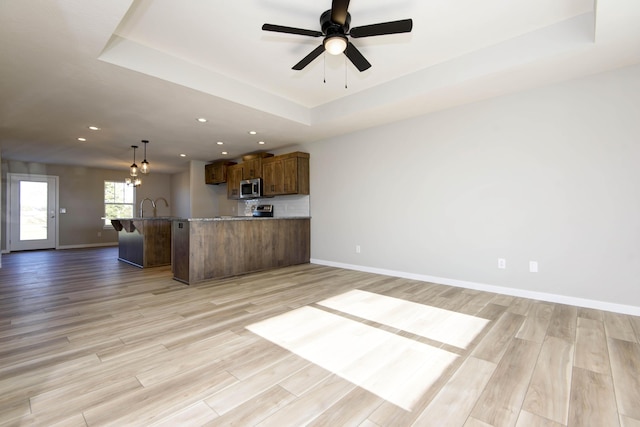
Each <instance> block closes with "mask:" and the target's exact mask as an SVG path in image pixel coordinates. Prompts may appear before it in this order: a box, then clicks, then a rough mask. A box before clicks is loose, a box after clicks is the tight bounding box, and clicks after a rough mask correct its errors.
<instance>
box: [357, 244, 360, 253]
mask: <svg viewBox="0 0 640 427" xmlns="http://www.w3.org/2000/svg"><path fill="white" fill-rule="evenodd" d="M356 253H357V254H359V253H360V245H356Z"/></svg>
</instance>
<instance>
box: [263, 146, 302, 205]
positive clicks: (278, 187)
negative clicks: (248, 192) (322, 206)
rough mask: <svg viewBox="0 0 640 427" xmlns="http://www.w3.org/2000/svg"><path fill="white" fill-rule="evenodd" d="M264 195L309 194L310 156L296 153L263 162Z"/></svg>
mask: <svg viewBox="0 0 640 427" xmlns="http://www.w3.org/2000/svg"><path fill="white" fill-rule="evenodd" d="M262 175H263V176H262V178H263V185H264V186H263V190H262V191H263V194H264V195H265V196H280V195H286V194H309V154H308V153H302V152H300V151H296V152H294V153H289V154H283V155H281V156H275V157H271V158H268V159H264V160H263V162H262Z"/></svg>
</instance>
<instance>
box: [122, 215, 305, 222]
mask: <svg viewBox="0 0 640 427" xmlns="http://www.w3.org/2000/svg"><path fill="white" fill-rule="evenodd" d="M310 218H311V217H310V216H288V217H264V216H262V217H258V216H231V215H221V216H214V217H209V218H181V217H177V216H158V217H153V216H150V217H134V218H111V219H110V221H153V220H165V221H167V220H168V221H249V220H252V221H253V220H265V219H268V220H274V219H310Z"/></svg>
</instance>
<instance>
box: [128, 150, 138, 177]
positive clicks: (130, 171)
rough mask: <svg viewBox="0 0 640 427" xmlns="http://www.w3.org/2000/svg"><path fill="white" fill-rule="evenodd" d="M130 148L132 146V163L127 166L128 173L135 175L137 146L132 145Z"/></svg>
mask: <svg viewBox="0 0 640 427" xmlns="http://www.w3.org/2000/svg"><path fill="white" fill-rule="evenodd" d="M131 148H133V164H132V165H131V167H130V168H129V175H131V176H133V177H136V176H138V165H136V148H138V146H137V145H132V146H131Z"/></svg>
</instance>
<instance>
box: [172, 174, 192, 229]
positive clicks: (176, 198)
mask: <svg viewBox="0 0 640 427" xmlns="http://www.w3.org/2000/svg"><path fill="white" fill-rule="evenodd" d="M189 176H190V172H189V171H185V172H181V173H176V174H173V175H171V200H173V206H172V208H171V215H173V216H177V217H181V218H189V217H190V216H191V196H190V190H189Z"/></svg>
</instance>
